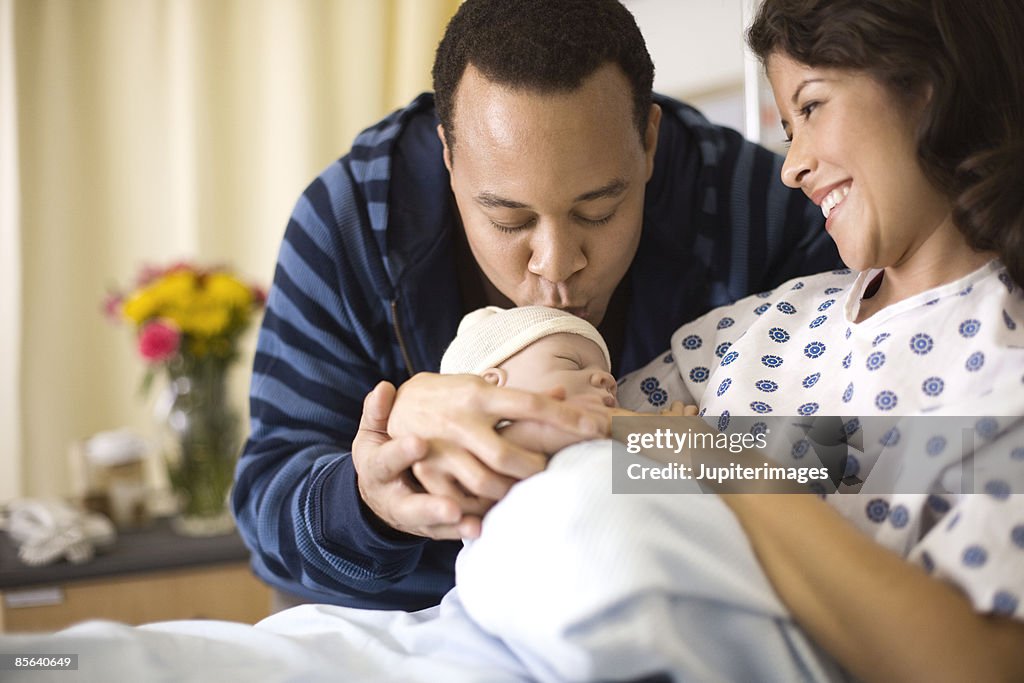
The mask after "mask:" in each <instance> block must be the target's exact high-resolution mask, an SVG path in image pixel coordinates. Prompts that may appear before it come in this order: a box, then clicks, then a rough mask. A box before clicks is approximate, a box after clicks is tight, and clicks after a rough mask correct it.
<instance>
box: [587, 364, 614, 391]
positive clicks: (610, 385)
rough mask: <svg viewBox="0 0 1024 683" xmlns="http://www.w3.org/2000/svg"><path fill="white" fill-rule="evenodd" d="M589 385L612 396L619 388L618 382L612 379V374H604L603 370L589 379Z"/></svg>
mask: <svg viewBox="0 0 1024 683" xmlns="http://www.w3.org/2000/svg"><path fill="white" fill-rule="evenodd" d="M590 383H591V384H592V385H594V386H595V387H601V388H602V389H605V390H606V391H607V392H608V393H610V394H611V395H612V396H614V395H615V391H616V390H617V389H618V387H619V384H618V382H616V381H615V378H614V377H612V374H611V373H610V372H605V371H604V370H600V371H598V372H595V373H594V374H593V375H592V376H591V377H590Z"/></svg>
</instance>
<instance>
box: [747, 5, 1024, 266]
mask: <svg viewBox="0 0 1024 683" xmlns="http://www.w3.org/2000/svg"><path fill="white" fill-rule="evenodd" d="M747 43H748V44H749V45H750V48H751V50H753V52H754V53H755V54H756V55H757V56H758V58H759V59H760V60H761V62H762V64H763V63H765V62H766V61H767V59H768V58H769V57H770V56H771V55H772V54H774V53H777V52H778V53H783V54H786V55H788V56H790V57H792V58H793V59H795V60H796V61H798V62H802V63H804V64H807V65H809V66H813V67H831V68H841V69H855V70H861V71H865V72H867V73H869V74H870V75H872V76H873V77H874V78H875V79H876V80H877V81H878V82H880V83H882V84H883V85H885V86H887V87H888V89H889V91H890V92H891V93H892V94H893V96H894V97H895V98H902V97H914V96H919V95H920V94H922V93H924V92H927V89H928V88H930V90H931V100H930V102H929V104H928V106H927V108H926V110H925V113H924V118H923V121H922V123H921V125H920V127H919V129H918V145H917V151H918V156H919V158H920V162H921V165H922V168H923V169H924V172H925V174H926V175H927V177H928V178H929V179H930V180H931V181H932V182H933V183H934V184H935V185H936V186H937V187H939V188H940V189H941V190H942V191H943V192H945V193H946V194H947V195H948V196H949V198H950V200H951V201H952V203H953V220H954V222H955V223H956V225H957V227H958V228H959V229H960V231H961V232H962V233H963V234H964V236H965V237H966V238H967V241H968V244H970V245H971V246H972V247H974V248H975V249H979V250H987V251H995V252H997V253H998V254H999V256H1000V258H1001V259H1002V261H1003V263H1004V264H1005V265H1006V267H1007V269H1008V270H1009V273H1010V275H1011V277H1013V279H1014V280H1015V281H1016V282H1017V283H1018V284H1020V285H1022V286H1024V47H1022V46H1024V0H984V2H978V1H977V0H765V2H764V3H763V4H762V5H761V7H760V9H759V11H758V13H757V16H756V17H755V19H754V23H753V24H752V25H751V27H750V29H749V30H748V31H747Z"/></svg>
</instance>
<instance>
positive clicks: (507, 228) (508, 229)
mask: <svg viewBox="0 0 1024 683" xmlns="http://www.w3.org/2000/svg"><path fill="white" fill-rule="evenodd" d="M533 222H534V219H532V218H531V219H530V220H528V221H526V222H525V223H521V224H519V225H505V224H504V223H497V222H495V221H491V225H492V226H493V227H494V229H495V230H498V231H500V232H503V233H505V234H507V235H509V234H512V233H515V232H519V231H520V230H525V229H526V228H528V227H530V226H531V225H533Z"/></svg>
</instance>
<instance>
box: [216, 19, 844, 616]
mask: <svg viewBox="0 0 1024 683" xmlns="http://www.w3.org/2000/svg"><path fill="white" fill-rule="evenodd" d="M433 73H434V88H435V92H436V95H435V96H433V97H432V96H430V95H421V96H420V97H419V98H417V99H416V100H415V101H413V102H412V104H410V105H409V106H408V107H407V108H405V109H403V110H401V111H399V112H396V113H395V114H392V115H391V116H389V117H388V118H386V119H385V120H383V121H382V122H380V123H379V124H377V125H376V126H374V127H372V128H370V129H368V130H367V131H365V132H364V133H362V134H361V135H360V136H359V137H358V138H357V139H356V141H355V143H354V145H353V147H352V150H351V151H350V153H349V154H348V155H347V156H345V157H343V158H342V159H340V160H339V161H338V162H336V163H335V164H333V165H332V166H331V167H329V168H328V169H327V170H326V171H325V172H324V173H323V174H322V175H321V176H320V177H319V178H318V179H317V180H316V181H315V182H314V183H313V184H312V185H310V187H309V188H308V189H307V190H306V192H305V193H304V194H303V196H302V198H301V199H300V200H299V203H298V205H297V207H296V209H295V212H294V214H293V217H292V220H291V222H290V223H289V226H288V230H287V232H286V235H285V238H284V243H283V245H282V249H281V253H280V258H279V262H278V268H277V272H276V274H275V278H274V286H273V289H272V291H271V294H270V297H269V301H268V308H267V313H266V317H265V320H264V323H263V328H262V331H261V334H260V340H259V347H258V349H257V355H256V360H255V365H254V374H253V382H252V395H251V399H252V400H251V408H252V410H251V413H252V435H251V437H250V439H249V442H248V444H247V445H246V449H245V452H244V454H243V456H242V459H241V461H240V463H239V466H238V471H237V478H236V484H235V489H234V499H233V504H234V509H235V513H236V516H237V518H238V522H239V528H240V530H241V532H242V535H243V536H244V538H245V540H246V542H247V543H248V544H249V546H250V547H251V548H252V549H253V553H254V554H253V565H254V568H255V570H256V572H257V574H258V575H259V576H260V577H261V578H263V579H264V580H265V581H267V582H268V583H270V584H271V585H273V586H274V587H276V588H278V589H279V590H281V591H284V592H285V593H290V594H292V595H294V596H296V597H298V598H300V599H303V600H310V601H318V602H334V603H338V604H345V605H351V606H356V607H367V608H384V609H388V608H392V609H410V610H411V609H418V608H422V607H426V606H429V605H432V604H436V603H437V602H438V600H439V599H440V597H441V596H442V595H443V594H444V593H445V592H446V591H447V590H448V589H449V588H450V587H451V585H452V583H453V573H454V572H453V567H454V558H455V555H456V553H457V552H458V550H459V548H460V547H461V543H459V542H457V541H455V540H441V539H458V538H459V537H460V536H466V537H472V536H475V535H477V534H478V533H479V528H480V518H481V517H482V516H483V514H484V512H486V510H487V509H488V507H489V506H490V505H492V504H493V503H494V501H496V500H498V499H500V498H501V497H502V496H503V495H504V493H505V492H506V491H507V490H508V488H509V487H510V486H511V485H512V484H513V483H515V481H517V480H519V479H522V478H523V477H525V476H528V475H529V474H532V473H534V472H537V471H539V470H540V469H542V468H543V467H544V463H545V460H544V457H543V455H542V454H539V453H531V452H529V451H528V450H525V449H522V448H517V447H512V446H510V445H509V444H507V443H506V442H504V440H503V439H501V437H500V435H499V434H498V433H496V432H495V430H494V429H493V425H494V424H495V423H496V422H497V421H498V420H500V419H503V418H509V419H519V420H529V421H533V422H536V423H538V424H542V425H546V426H548V427H550V428H553V429H561V430H563V431H566V432H571V431H573V430H574V429H578V431H579V432H580V433H581V434H583V435H586V432H587V431H588V421H587V415H586V412H585V411H583V410H580V409H577V408H574V407H573V406H571V405H570V404H569V403H568V402H560V401H558V400H556V399H557V396H555V397H546V398H545V397H539V398H538V397H535V396H531V395H529V394H525V393H521V392H516V391H514V390H512V389H507V388H498V387H493V386H490V385H488V384H486V383H485V382H483V380H480V379H479V378H475V377H473V378H470V377H465V376H450V377H439V376H436V375H432V374H422V373H423V372H424V371H427V372H436V371H437V369H438V365H439V362H440V358H441V355H442V353H443V351H444V349H445V347H446V346H447V344H448V343H449V342H450V341H451V339H452V338H453V337H454V336H455V331H456V328H457V326H458V322H459V320H460V318H461V317H462V315H463V314H464V313H466V312H468V311H470V310H473V309H475V308H478V307H480V306H485V305H498V306H502V307H509V306H522V305H530V304H540V305H547V306H553V307H556V308H561V309H565V310H568V311H571V312H573V313H575V314H577V315H579V316H581V317H583V318H585V319H587V320H588V321H590V322H591V323H593V324H594V325H596V326H598V327H599V329H600V332H601V334H602V335H603V336H604V338H605V339H606V340H607V342H608V346H609V349H610V352H611V357H612V361H613V366H614V371H615V373H616V374H617V375H622V374H623V373H625V372H629V371H630V370H633V369H635V368H637V367H639V366H640V365H641V364H643V363H645V362H647V361H649V360H650V359H651V358H652V357H654V356H655V355H656V354H658V353H660V352H662V351H663V350H664V348H665V346H666V345H667V344H668V342H669V337H670V334H671V332H672V331H673V330H674V329H675V328H676V327H678V326H679V325H680V324H681V323H683V322H686V321H689V320H691V319H693V318H695V317H696V316H698V315H700V314H701V313H703V312H704V311H706V310H708V309H709V308H711V307H713V306H716V305H719V304H722V303H726V302H729V301H732V300H734V299H736V298H739V297H741V296H743V295H745V294H747V293H749V292H751V291H756V290H758V289H765V288H769V287H771V286H772V285H774V284H776V283H778V282H781V281H784V280H786V279H787V278H790V277H793V276H795V275H797V274H802V273H810V272H815V271H820V270H825V269H827V268H830V267H834V266H836V265H837V264H838V257H837V256H836V253H835V251H834V247H833V245H832V243H831V240H829V239H828V237H827V235H826V234H825V232H824V231H823V230H822V228H821V217H820V213H818V212H817V209H816V208H815V207H813V206H812V205H810V204H808V203H807V202H806V201H805V200H804V198H803V196H802V195H799V194H797V193H792V192H790V191H788V190H786V189H785V188H784V187H783V186H782V184H781V183H780V182H779V180H778V173H779V167H780V165H781V160H779V159H778V158H776V157H775V156H774V155H772V154H770V153H768V152H767V151H765V150H763V149H761V148H759V147H757V146H755V145H752V144H750V143H747V142H745V141H744V140H743V139H742V138H741V137H740V136H739V135H738V134H737V133H735V132H733V131H728V130H725V129H721V128H718V127H715V126H713V125H711V124H709V123H708V122H707V121H706V120H705V119H704V118H703V117H702V116H701V115H700V114H699V113H697V112H696V111H694V110H693V109H691V108H689V107H687V106H685V105H682V104H680V103H678V102H675V101H673V100H671V99H668V98H663V97H653V96H652V94H651V84H652V81H653V66H652V64H651V61H650V57H649V56H648V54H647V50H646V47H645V45H644V42H643V38H642V36H641V35H640V32H639V30H638V29H637V27H636V24H635V22H634V21H633V18H632V16H631V15H630V14H629V12H628V11H627V10H626V9H625V8H623V7H622V6H621V5H620V4H619V3H618V2H617V1H615V0H599V1H595V0H514V1H511V0H468V1H467V2H465V3H464V4H463V5H462V6H461V8H460V9H459V11H458V13H457V14H456V16H455V17H454V18H453V19H452V21H451V23H450V24H449V26H448V28H447V30H446V33H445V36H444V38H443V40H442V41H441V44H440V46H439V47H438V51H437V56H436V61H435V65H434V71H433ZM414 373H421V374H418V375H416V376H415V377H413V378H412V379H411V380H409V381H407V380H408V379H409V377H410V376H412V375H413V374H414ZM382 380H384V381H386V382H388V383H390V384H386V385H383V386H380V387H378V389H377V390H376V391H374V392H373V393H372V394H370V395H369V396H368V397H367V399H366V402H365V404H364V403H363V398H364V396H366V395H367V393H368V392H370V391H371V389H373V388H374V386H375V385H377V384H378V383H379V382H381V381H382ZM402 383H405V384H404V386H403V387H402V392H401V395H400V396H399V398H398V400H397V402H396V403H395V404H394V410H393V411H392V409H391V408H392V402H393V400H394V389H393V387H392V386H391V385H399V384H402ZM389 413H390V422H389V421H388V415H389ZM575 425H579V426H578V427H576V426H575ZM589 428H590V431H591V432H592V431H593V425H592V424H589ZM389 435H390V437H396V438H394V439H393V440H392V439H391V438H389ZM398 437H401V438H398ZM537 450H540V449H539V448H538V449H537Z"/></svg>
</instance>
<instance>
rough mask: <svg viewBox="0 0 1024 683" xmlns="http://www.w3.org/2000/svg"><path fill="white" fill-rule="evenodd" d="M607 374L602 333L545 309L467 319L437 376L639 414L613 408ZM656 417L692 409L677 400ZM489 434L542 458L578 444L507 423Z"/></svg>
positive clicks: (491, 311) (482, 311) (485, 311)
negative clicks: (535, 449)
mask: <svg viewBox="0 0 1024 683" xmlns="http://www.w3.org/2000/svg"><path fill="white" fill-rule="evenodd" d="M610 370H611V356H610V355H609V353H608V346H607V345H606V344H605V342H604V339H603V338H602V337H601V333H600V332H598V331H597V329H596V328H595V327H594V326H593V325H591V324H590V323H588V322H587V321H586V320H583V319H582V318H578V317H576V316H574V315H572V314H571V313H566V312H565V311H561V310H558V309H557V308H548V307H546V306H522V307H519V308H510V309H502V308H498V307H497V306H488V307H486V308H479V309H477V310H475V311H473V312H472V313H468V314H466V316H465V317H464V318H463V319H462V322H461V323H459V330H458V333H457V334H456V337H455V339H454V340H453V341H452V343H451V345H450V346H449V347H448V349H447V351H445V354H444V356H443V357H442V358H441V373H442V374H448V375H452V374H460V373H466V374H473V375H479V376H481V377H483V378H484V380H486V381H488V382H491V383H493V384H494V385H496V386H499V387H509V388H512V389H521V390H525V391H534V392H538V393H545V394H548V395H550V396H557V397H561V398H564V399H565V400H566V401H571V402H573V403H580V404H583V405H589V406H592V407H598V408H603V409H605V410H607V411H608V413H609V414H610V415H640V414H641V413H634V412H633V411H631V410H625V409H623V408H619V407H618V406H619V404H618V400H617V398H616V389H617V386H618V385H617V383H616V381H615V378H614V377H613V376H612V374H611V372H610ZM647 414H648V415H649V414H650V413H647ZM660 414H661V415H675V416H681V415H689V416H692V415H696V414H697V407H696V406H685V407H684V406H683V404H682V403H680V402H678V401H677V402H675V403H673V404H672V405H671V406H670V407H669V408H666V409H664V410H662V411H661V412H660ZM496 428H497V429H500V430H502V435H503V436H504V437H505V438H507V439H509V440H511V441H512V442H513V443H521V444H522V445H526V444H528V443H529V444H533V445H534V446H536V445H537V444H540V445H542V446H543V448H542V450H543V451H544V452H545V453H548V454H553V453H555V452H557V451H559V450H561V449H562V448H564V447H565V446H568V445H570V444H572V443H575V442H576V441H578V439H574V438H572V437H571V436H568V435H566V434H563V433H561V432H556V431H553V430H547V429H545V428H544V427H542V426H538V425H532V424H523V423H517V424H511V423H510V422H509V421H508V420H503V421H501V422H499V423H498V424H497V425H496Z"/></svg>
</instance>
